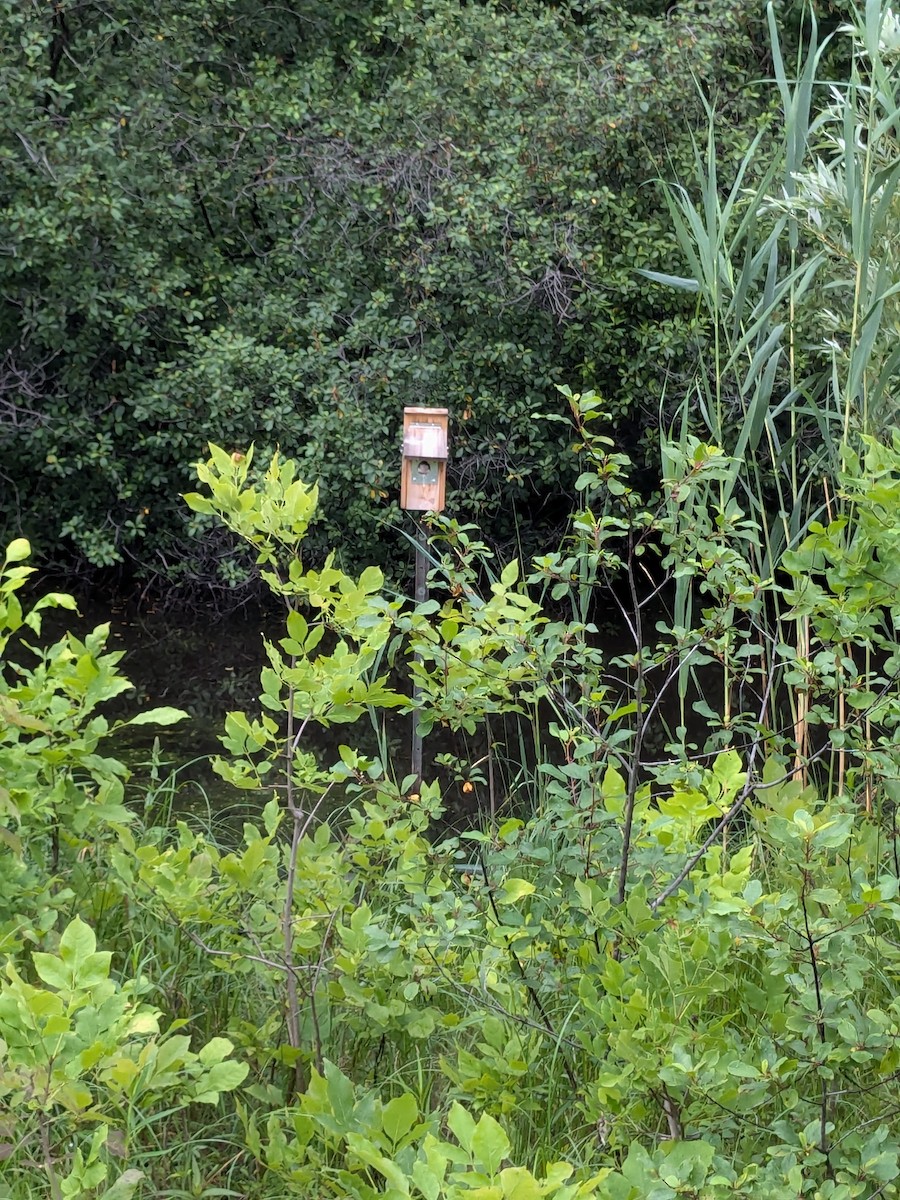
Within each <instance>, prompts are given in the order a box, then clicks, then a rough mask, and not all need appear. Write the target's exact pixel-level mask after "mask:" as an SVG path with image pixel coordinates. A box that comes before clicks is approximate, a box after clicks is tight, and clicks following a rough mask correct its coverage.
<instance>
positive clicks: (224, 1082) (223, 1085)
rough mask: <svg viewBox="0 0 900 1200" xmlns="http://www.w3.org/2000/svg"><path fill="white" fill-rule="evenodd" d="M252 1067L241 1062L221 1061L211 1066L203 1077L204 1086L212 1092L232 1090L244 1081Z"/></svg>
mask: <svg viewBox="0 0 900 1200" xmlns="http://www.w3.org/2000/svg"><path fill="white" fill-rule="evenodd" d="M249 1070H250V1067H249V1066H248V1065H247V1063H241V1062H220V1063H216V1065H215V1066H214V1067H210V1069H209V1072H208V1074H207V1075H205V1076H204V1077H203V1081H202V1082H203V1087H204V1089H205V1090H207V1091H210V1092H231V1091H233V1090H234V1089H235V1088H236V1087H238V1086H239V1085H240V1084H242V1083H243V1082H244V1080H245V1079H246V1078H247V1072H248V1071H249Z"/></svg>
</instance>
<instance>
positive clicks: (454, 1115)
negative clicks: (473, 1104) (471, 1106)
mask: <svg viewBox="0 0 900 1200" xmlns="http://www.w3.org/2000/svg"><path fill="white" fill-rule="evenodd" d="M447 1125H448V1126H449V1128H450V1132H451V1133H452V1134H453V1135H454V1136H455V1138H456V1140H457V1141H458V1142H459V1144H460V1145H461V1146H462V1148H463V1150H465V1151H467V1152H469V1153H471V1151H472V1138H473V1136H474V1134H475V1122H474V1121H473V1119H472V1117H471V1116H470V1115H469V1113H467V1112H466V1110H465V1109H464V1108H463V1106H462V1105H461V1104H458V1103H457V1102H456V1101H455V1100H454V1102H453V1104H452V1106H451V1108H450V1112H449V1114H448V1116H447Z"/></svg>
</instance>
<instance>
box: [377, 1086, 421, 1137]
mask: <svg viewBox="0 0 900 1200" xmlns="http://www.w3.org/2000/svg"><path fill="white" fill-rule="evenodd" d="M418 1119H419V1106H418V1104H417V1103H416V1098H415V1096H413V1095H411V1094H410V1093H409V1092H404V1094H403V1095H402V1096H395V1097H394V1099H393V1100H390V1101H388V1103H387V1104H386V1105H385V1106H384V1111H383V1112H382V1114H381V1128H382V1129H383V1130H384V1132H385V1133H386V1134H387V1136H388V1137H389V1138H390V1140H391V1142H392V1143H393V1144H394V1145H395V1146H396V1144H397V1143H398V1142H399V1141H400V1139H401V1138H403V1137H405V1136H406V1134H407V1133H409V1131H410V1129H412V1127H413V1125H415V1123H416V1121H418Z"/></svg>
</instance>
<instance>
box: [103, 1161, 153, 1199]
mask: <svg viewBox="0 0 900 1200" xmlns="http://www.w3.org/2000/svg"><path fill="white" fill-rule="evenodd" d="M145 1178H146V1176H145V1175H144V1172H143V1171H136V1170H134V1168H131V1169H129V1170H128V1171H123V1172H122V1174H121V1175H120V1176H119V1178H118V1179H117V1180H116V1182H115V1183H114V1184H113V1185H112V1187H109V1188H107V1189H106V1191H105V1192H102V1193H101V1195H100V1196H99V1198H98V1200H131V1197H132V1196H133V1195H134V1193H135V1190H136V1189H137V1186H138V1184H139V1183H141V1181H142V1180H143V1179H145Z"/></svg>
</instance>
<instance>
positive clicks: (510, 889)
mask: <svg viewBox="0 0 900 1200" xmlns="http://www.w3.org/2000/svg"><path fill="white" fill-rule="evenodd" d="M534 890H535V888H534V884H533V883H529V882H528V880H527V879H507V880H505V881H504V883H503V886H502V887H501V888H500V890H499V891H498V893H497V903H498V904H515V902H516V901H517V900H521V899H522V898H523V897H524V896H531V895H532V894H533V893H534Z"/></svg>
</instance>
